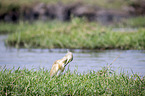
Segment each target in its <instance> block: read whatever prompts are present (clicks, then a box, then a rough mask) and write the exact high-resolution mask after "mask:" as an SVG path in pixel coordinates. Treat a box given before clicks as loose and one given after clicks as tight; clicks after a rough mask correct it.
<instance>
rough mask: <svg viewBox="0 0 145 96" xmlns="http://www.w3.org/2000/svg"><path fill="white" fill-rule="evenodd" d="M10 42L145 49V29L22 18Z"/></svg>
mask: <svg viewBox="0 0 145 96" xmlns="http://www.w3.org/2000/svg"><path fill="white" fill-rule="evenodd" d="M6 43H7V44H8V45H11V46H15V47H17V48H19V47H25V48H80V49H114V48H116V49H145V29H144V28H139V29H138V30H137V32H115V31H114V32H113V31H112V28H110V27H108V28H107V27H102V26H100V25H98V24H96V23H93V22H91V23H89V22H87V21H85V20H81V19H73V20H72V21H71V22H58V21H53V22H45V23H44V22H36V23H33V24H29V23H23V22H21V23H20V24H19V26H18V27H17V31H16V32H15V33H14V34H11V35H9V37H8V39H7V40H6Z"/></svg>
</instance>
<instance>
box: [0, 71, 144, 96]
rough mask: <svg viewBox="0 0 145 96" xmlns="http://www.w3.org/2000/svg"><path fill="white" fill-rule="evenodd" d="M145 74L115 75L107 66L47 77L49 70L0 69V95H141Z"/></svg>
mask: <svg viewBox="0 0 145 96" xmlns="http://www.w3.org/2000/svg"><path fill="white" fill-rule="evenodd" d="M144 94H145V77H140V76H139V75H137V74H133V75H130V76H129V75H127V74H124V73H120V74H116V73H115V72H113V71H111V70H110V69H109V68H103V69H102V70H100V71H98V72H95V71H93V72H89V73H86V74H79V73H77V72H76V71H74V73H70V71H69V70H67V71H66V73H64V74H63V75H61V76H60V77H59V78H56V77H54V78H50V75H49V71H48V70H45V69H40V70H37V71H34V70H28V69H19V68H18V69H17V70H13V69H11V70H8V69H1V71H0V95H43V96H44V95H47V96H48V95H105V96H106V95H110V96H111V95H119V96H120V95H124V96H143V95H144Z"/></svg>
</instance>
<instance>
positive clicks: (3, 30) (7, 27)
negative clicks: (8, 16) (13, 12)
mask: <svg viewBox="0 0 145 96" xmlns="http://www.w3.org/2000/svg"><path fill="white" fill-rule="evenodd" d="M18 25H19V24H18V23H6V22H1V23H0V26H1V27H0V34H8V33H13V32H16V30H17V27H18Z"/></svg>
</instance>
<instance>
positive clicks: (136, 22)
mask: <svg viewBox="0 0 145 96" xmlns="http://www.w3.org/2000/svg"><path fill="white" fill-rule="evenodd" d="M144 21H145V16H138V17H133V18H129V19H127V20H126V19H125V20H123V21H122V24H125V25H127V26H130V27H145V22H144Z"/></svg>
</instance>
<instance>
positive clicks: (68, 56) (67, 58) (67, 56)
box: [63, 52, 73, 66]
mask: <svg viewBox="0 0 145 96" xmlns="http://www.w3.org/2000/svg"><path fill="white" fill-rule="evenodd" d="M63 58H64V60H65V66H66V65H67V64H68V63H70V62H71V61H72V60H73V54H72V52H68V53H67V54H66V55H65V56H64V57H63Z"/></svg>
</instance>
